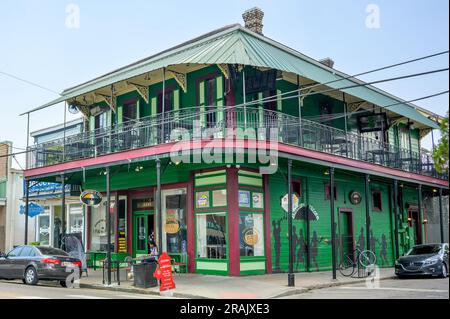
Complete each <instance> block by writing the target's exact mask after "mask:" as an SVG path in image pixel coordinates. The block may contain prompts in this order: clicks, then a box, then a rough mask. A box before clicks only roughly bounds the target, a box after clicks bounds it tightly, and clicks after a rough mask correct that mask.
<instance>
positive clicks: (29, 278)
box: [24, 267, 39, 286]
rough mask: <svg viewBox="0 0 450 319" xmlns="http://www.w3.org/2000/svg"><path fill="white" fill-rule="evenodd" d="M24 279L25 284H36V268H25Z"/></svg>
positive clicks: (37, 279)
mask: <svg viewBox="0 0 450 319" xmlns="http://www.w3.org/2000/svg"><path fill="white" fill-rule="evenodd" d="M24 281H25V283H26V284H27V285H32V286H34V285H37V283H38V281H39V278H38V275H37V271H36V269H34V267H28V268H27V269H26V270H25V278H24Z"/></svg>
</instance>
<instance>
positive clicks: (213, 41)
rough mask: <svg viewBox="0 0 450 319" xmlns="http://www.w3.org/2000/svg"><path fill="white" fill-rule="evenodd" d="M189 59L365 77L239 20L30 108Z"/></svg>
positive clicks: (416, 117) (357, 90) (365, 90)
mask: <svg viewBox="0 0 450 319" xmlns="http://www.w3.org/2000/svg"><path fill="white" fill-rule="evenodd" d="M188 63H191V64H243V65H251V66H256V67H266V68H267V67H268V68H273V69H278V70H281V71H286V72H291V73H295V74H298V75H300V76H303V77H306V78H308V79H311V80H313V81H315V82H318V83H328V82H331V81H335V80H340V81H339V82H334V83H329V84H327V86H329V87H331V88H333V89H340V88H344V87H348V86H352V85H355V84H364V82H363V81H360V80H357V79H351V80H349V79H345V80H341V79H343V78H348V77H349V75H347V74H345V73H342V72H339V71H337V70H335V69H332V68H329V67H328V66H325V65H323V64H322V63H320V62H318V61H316V60H314V59H312V58H310V57H308V56H306V55H304V54H302V53H300V52H298V51H296V50H293V49H291V48H289V47H287V46H285V45H283V44H281V43H279V42H276V41H274V40H271V39H269V38H267V37H265V36H262V35H259V34H257V33H254V32H252V31H250V30H248V29H246V28H244V27H242V26H241V25H239V24H234V25H230V26H227V27H224V28H221V29H218V30H216V31H213V32H210V33H207V34H205V35H203V36H201V37H198V38H195V39H193V40H190V41H188V42H185V43H182V44H180V45H178V46H176V47H173V48H171V49H168V50H165V51H163V52H160V53H158V54H156V55H153V56H150V57H148V58H146V59H143V60H141V61H138V62H136V63H133V64H131V65H128V66H126V67H123V68H120V69H118V70H115V71H113V72H110V73H108V74H105V75H103V76H101V77H98V78H96V79H93V80H91V81H89V82H86V83H83V84H80V85H77V86H75V87H72V88H69V89H66V90H64V91H63V92H62V96H61V97H59V98H58V99H56V100H54V101H51V102H49V103H46V104H44V105H42V106H40V107H38V108H35V109H33V110H31V111H29V112H34V111H37V110H39V109H42V108H46V107H48V106H51V105H54V104H57V103H60V102H63V101H66V100H69V99H71V98H74V97H77V96H80V95H83V94H86V93H89V92H92V91H94V90H97V89H100V88H104V87H107V86H110V85H112V84H114V83H116V82H119V81H123V80H127V79H129V78H132V77H135V76H139V75H142V74H145V73H148V72H151V71H154V70H157V69H160V68H163V67H168V66H170V65H177V64H188ZM342 91H343V92H346V93H348V94H351V95H353V96H356V97H358V98H360V99H361V100H365V101H367V102H369V103H373V104H375V105H377V106H381V107H385V106H389V105H392V104H396V103H402V104H397V105H395V106H390V107H387V108H386V109H388V110H389V111H392V112H394V113H397V114H399V115H402V116H404V117H407V118H409V119H410V120H413V121H415V122H418V123H421V124H423V125H425V126H427V127H430V128H439V126H438V125H437V124H436V122H434V121H432V120H430V119H429V118H427V117H426V116H424V115H423V114H421V113H420V112H419V111H418V110H417V109H416V108H417V106H415V105H413V104H411V103H406V102H405V101H404V100H402V99H400V98H398V97H395V96H393V95H390V94H389V93H387V92H384V91H382V90H380V89H378V88H376V87H374V86H370V85H367V86H359V87H354V88H347V89H342ZM29 112H27V113H29ZM24 114H26V113H24Z"/></svg>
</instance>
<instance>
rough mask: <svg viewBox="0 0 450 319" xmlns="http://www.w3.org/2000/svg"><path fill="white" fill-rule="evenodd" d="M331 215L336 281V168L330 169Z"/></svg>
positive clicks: (332, 260) (332, 261) (334, 277)
mask: <svg viewBox="0 0 450 319" xmlns="http://www.w3.org/2000/svg"><path fill="white" fill-rule="evenodd" d="M330 215H331V263H332V266H333V279H336V269H337V266H336V264H337V263H336V222H335V218H334V167H330Z"/></svg>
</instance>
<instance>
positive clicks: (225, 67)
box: [217, 63, 230, 80]
mask: <svg viewBox="0 0 450 319" xmlns="http://www.w3.org/2000/svg"><path fill="white" fill-rule="evenodd" d="M217 67H218V68H219V69H220V71H222V73H223V75H224V76H225V79H227V80H228V79H229V78H230V69H229V68H228V64H224V63H222V64H217Z"/></svg>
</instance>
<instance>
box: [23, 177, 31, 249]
mask: <svg viewBox="0 0 450 319" xmlns="http://www.w3.org/2000/svg"><path fill="white" fill-rule="evenodd" d="M29 201H30V180H29V179H28V178H27V179H26V180H25V237H24V238H25V240H24V244H25V245H28V215H29V214H28V213H29Z"/></svg>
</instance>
